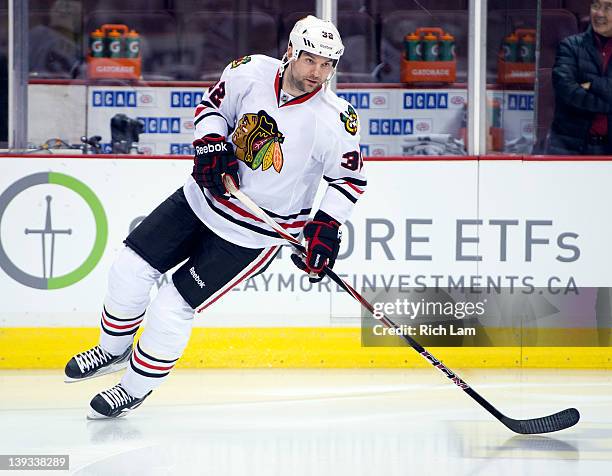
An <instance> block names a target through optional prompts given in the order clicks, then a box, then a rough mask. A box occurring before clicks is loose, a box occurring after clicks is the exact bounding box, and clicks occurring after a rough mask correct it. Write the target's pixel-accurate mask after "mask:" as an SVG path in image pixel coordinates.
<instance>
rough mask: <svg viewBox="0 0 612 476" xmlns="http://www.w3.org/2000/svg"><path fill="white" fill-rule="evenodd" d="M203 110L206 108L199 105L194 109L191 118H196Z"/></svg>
mask: <svg viewBox="0 0 612 476" xmlns="http://www.w3.org/2000/svg"><path fill="white" fill-rule="evenodd" d="M204 109H206V106H203V105H199V106H198V107H196V110H195V114H194V115H193V117H198V116H199V115H200V113H201V112H202V111H203V110H204Z"/></svg>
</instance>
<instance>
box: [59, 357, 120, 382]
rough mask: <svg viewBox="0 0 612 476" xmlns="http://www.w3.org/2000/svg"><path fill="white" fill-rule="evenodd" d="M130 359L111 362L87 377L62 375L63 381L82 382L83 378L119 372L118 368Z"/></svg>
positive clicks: (87, 378)
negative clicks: (111, 363)
mask: <svg viewBox="0 0 612 476" xmlns="http://www.w3.org/2000/svg"><path fill="white" fill-rule="evenodd" d="M129 362H130V360H129V359H128V360H126V361H125V362H121V363H117V364H113V365H111V366H109V367H106V368H105V369H103V370H100V371H99V372H96V373H95V374H91V375H89V376H87V377H82V378H72V377H68V376H67V375H64V382H65V383H75V382H82V381H83V380H89V379H92V378H96V377H100V376H102V375H106V374H112V373H115V372H119V371H120V370H123V369H125V368H126V367H127V366H128V364H129Z"/></svg>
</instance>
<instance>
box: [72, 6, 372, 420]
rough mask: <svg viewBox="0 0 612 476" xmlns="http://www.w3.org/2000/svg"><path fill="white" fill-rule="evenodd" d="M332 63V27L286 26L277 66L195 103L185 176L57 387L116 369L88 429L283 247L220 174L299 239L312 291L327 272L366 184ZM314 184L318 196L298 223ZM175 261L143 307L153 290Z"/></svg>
mask: <svg viewBox="0 0 612 476" xmlns="http://www.w3.org/2000/svg"><path fill="white" fill-rule="evenodd" d="M343 51H344V47H343V45H342V41H341V39H340V35H339V33H338V31H337V30H336V28H335V27H334V26H333V24H332V23H331V22H327V21H323V20H320V19H318V18H316V17H313V16H308V17H306V18H304V19H302V20H300V21H298V22H297V23H296V24H295V26H294V28H293V30H292V31H291V33H290V36H289V45H288V49H287V52H286V54H285V55H284V57H283V59H282V60H281V61H279V60H277V59H273V58H269V57H266V56H260V55H254V56H245V57H243V58H240V59H238V60H235V61H233V62H232V63H231V64H230V65H228V66H227V67H226V68H225V70H224V72H223V74H222V76H221V79H220V80H219V81H218V82H217V83H216V84H215V85H213V86H212V87H211V88H209V89H208V91H207V92H206V93H205V94H204V96H203V100H202V102H201V103H200V105H199V106H198V107H197V108H196V110H195V120H194V125H195V137H196V140H195V142H194V148H195V159H194V166H193V173H192V176H191V177H189V178H188V180H187V182H186V183H185V185H184V186H183V187H182V188H180V189H179V190H177V191H176V192H175V193H174V194H172V195H171V196H170V197H169V198H168V199H166V200H165V201H164V202H163V203H162V204H161V205H160V206H159V207H157V208H156V209H155V210H154V211H153V212H152V213H151V214H150V215H149V216H148V217H147V218H145V220H144V221H143V222H142V223H141V224H140V225H139V226H138V227H137V228H136V229H134V230H133V231H132V232H131V233H130V234H129V236H128V237H127V238H126V240H125V245H126V246H125V247H124V248H123V249H122V250H121V251H120V252H119V255H118V256H117V258H116V260H115V262H114V264H113V266H112V268H111V270H110V275H109V279H108V291H107V294H106V297H105V299H104V306H103V309H102V319H101V331H100V340H99V344H98V345H97V346H95V347H94V348H92V349H90V350H87V351H85V352H82V353H80V354H77V355H75V356H74V357H73V358H72V359H71V360H70V361H69V362H68V364H67V365H66V369H65V373H66V380H67V381H78V380H83V379H87V378H91V377H95V376H98V375H102V374H106V373H109V372H114V371H117V370H120V369H122V368H125V367H127V371H126V373H125V374H124V375H123V378H122V379H121V382H120V383H119V384H118V385H115V386H114V387H112V388H110V389H108V390H105V391H102V392H100V393H98V394H97V395H95V396H94V397H93V399H92V400H91V403H90V407H91V408H90V413H89V417H90V418H112V417H117V416H121V415H123V414H125V413H126V412H128V411H129V410H132V409H134V408H136V407H137V406H139V405H140V404H141V403H142V402H143V401H144V399H145V398H146V397H147V396H148V395H149V394H150V393H151V391H152V390H153V389H155V388H157V387H158V386H159V385H160V384H161V382H162V381H163V380H164V379H165V378H166V376H167V375H168V374H169V372H170V370H171V369H172V368H173V367H174V365H175V364H176V362H177V360H178V359H179V357H180V356H181V355H182V353H183V350H184V349H185V346H186V345H187V341H188V340H189V336H190V333H191V328H192V322H193V318H194V311H195V310H198V311H201V310H204V309H206V308H207V307H208V306H210V305H211V304H213V303H214V302H215V301H217V300H218V299H220V298H221V297H222V296H224V295H225V294H226V293H227V292H228V291H229V290H231V289H232V288H233V287H234V286H236V285H237V284H238V283H240V282H241V281H243V280H245V279H248V278H250V277H252V276H255V275H256V274H258V273H261V272H262V271H263V270H264V269H265V268H266V267H267V266H268V265H269V263H270V262H271V260H272V259H273V258H274V256H275V255H276V253H277V251H278V250H279V248H280V246H281V245H283V243H284V242H283V240H282V239H280V238H279V237H278V235H277V234H276V233H275V232H274V231H273V230H272V229H271V228H269V227H268V226H267V225H266V224H265V223H263V222H262V221H261V220H259V219H258V218H257V217H255V216H254V215H252V214H251V213H250V212H249V211H248V210H246V209H245V208H244V207H243V206H242V205H241V203H240V202H239V201H237V200H236V199H234V198H233V197H231V196H229V195H228V194H227V191H226V189H225V187H224V185H223V182H222V174H226V175H229V176H230V177H231V178H232V179H233V180H234V182H235V183H236V185H238V186H239V187H240V189H241V190H242V191H244V192H245V193H246V194H247V195H248V196H250V197H251V198H252V199H253V200H254V201H255V202H256V203H257V204H259V205H260V206H261V207H262V208H264V209H265V210H266V211H267V213H268V214H269V215H271V216H272V217H273V218H274V219H275V220H276V221H278V222H279V223H280V224H281V226H282V227H283V228H285V229H286V230H287V231H288V232H289V233H291V234H292V235H294V236H296V237H297V236H299V235H300V234H303V236H304V238H305V240H306V248H307V254H306V256H305V258H304V259H302V258H301V257H299V256H297V255H294V256H292V259H293V261H294V262H295V263H296V265H297V266H298V267H299V268H300V269H302V270H304V271H306V272H307V273H309V274H310V276H311V279H312V280H314V281H317V280H320V279H322V272H323V269H324V267H325V266H326V265H327V266H330V267H331V266H333V265H334V261H335V259H336V257H337V255H338V248H339V244H340V237H339V227H340V225H341V224H342V223H344V221H345V220H346V219H347V218H348V217H349V214H350V212H351V210H352V208H353V206H354V204H355V202H356V201H357V199H358V198H359V196H360V195H361V194H362V193H363V191H364V188H365V186H366V180H365V178H364V176H363V175H362V172H361V169H362V165H363V164H362V159H361V155H360V151H359V126H358V118H357V114H356V112H355V111H354V109H353V108H352V107H351V106H350V104H348V103H347V102H346V101H344V100H342V99H340V98H338V97H337V96H336V95H335V94H334V93H333V92H332V91H331V90H330V89H329V88H328V85H329V81H330V80H331V78H332V77H333V75H334V73H335V72H336V68H337V64H338V60H339V59H340V56H341V55H342V53H343ZM321 179H324V180H325V181H326V182H327V184H328V186H327V189H326V192H325V195H324V197H323V199H322V202H321V205H320V207H319V210H318V211H317V212H316V213H315V214H314V218H313V219H312V220H309V216H310V215H311V207H312V205H313V201H314V196H315V193H316V191H317V188H318V186H319V184H320V182H321ZM182 262H184V263H183V264H182V265H181V266H180V267H179V268H178V270H177V271H175V272H174V274H173V275H172V282H170V283H168V284H166V285H164V286H162V287H161V288H160V289H159V292H158V293H157V295H156V297H155V298H154V299H153V301H152V302H151V303H149V292H150V290H151V287H152V286H153V284H154V283H155V281H156V279H157V278H159V277H160V276H161V275H162V274H163V273H165V272H166V271H168V270H169V269H171V268H173V267H174V266H176V265H178V264H179V263H182ZM145 310H147V316H148V317H147V325H146V326H145V329H144V331H143V333H142V335H141V337H140V339H139V341H138V343H137V344H136V346H135V347H134V348H133V349H132V347H133V340H134V335H135V333H136V331H137V330H138V327H139V326H140V324H141V322H142V320H143V318H144V314H145Z"/></svg>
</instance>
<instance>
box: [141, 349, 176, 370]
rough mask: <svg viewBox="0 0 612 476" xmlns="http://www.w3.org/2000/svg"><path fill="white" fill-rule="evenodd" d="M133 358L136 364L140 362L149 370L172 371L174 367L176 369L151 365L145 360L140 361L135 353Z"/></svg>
mask: <svg viewBox="0 0 612 476" xmlns="http://www.w3.org/2000/svg"><path fill="white" fill-rule="evenodd" d="M132 357H134V360H135V361H136V362H138V363H139V364H140V365H142V366H143V367H147V368H148V369H153V370H172V367H174V365H170V366H169V367H160V366H158V365H151V364H149V363H147V362H145V361H144V360H140V359H139V358H138V355H136V353H135V352H134V353H133V354H132Z"/></svg>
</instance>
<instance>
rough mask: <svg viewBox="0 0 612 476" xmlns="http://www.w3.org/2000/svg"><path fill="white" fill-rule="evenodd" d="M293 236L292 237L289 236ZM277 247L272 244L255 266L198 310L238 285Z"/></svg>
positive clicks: (199, 310)
mask: <svg viewBox="0 0 612 476" xmlns="http://www.w3.org/2000/svg"><path fill="white" fill-rule="evenodd" d="M291 238H293V237H291ZM277 249H278V246H273V247H272V248H270V249H269V250H268V252H267V253H266V254H265V255H264V257H263V258H261V259H260V260H259V261H258V262H257V264H256V265H255V266H253V267H252V268H251V269H249V270H248V271H247V273H246V274H245V275H244V276H243V277H242V278H238V279H237V280H236V281H234V282H233V283H232V284H230V285H229V286H227V288H226V289H225V291H223V292H222V293H221V294H219V295H218V296H217V297H215V298H214V299H213V300H212V301H210V302H207V303H206V304H205V305H204V306H202V307H201V308H200V309H198V312H202V311H203V310H204V309H206V308H207V307H208V306H210V305H211V304H214V303H215V302H216V301H217V300H219V299H220V298H222V297H223V296H224V295H225V294H226V293H227V292H228V291H230V290H232V289H233V288H235V287H236V286H238V285H239V284H240V283H241V282H242V281H244V280H245V279H247V278H248V277H249V276H250V275H251V274H253V273H254V272H255V271H256V270H257V269H258V268H259V267H260V266H261V265H262V264H263V263H265V262H266V261H267V260H268V258H269V257H270V255H271V254H272V253H274V252H276V250H277Z"/></svg>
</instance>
